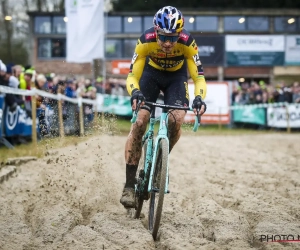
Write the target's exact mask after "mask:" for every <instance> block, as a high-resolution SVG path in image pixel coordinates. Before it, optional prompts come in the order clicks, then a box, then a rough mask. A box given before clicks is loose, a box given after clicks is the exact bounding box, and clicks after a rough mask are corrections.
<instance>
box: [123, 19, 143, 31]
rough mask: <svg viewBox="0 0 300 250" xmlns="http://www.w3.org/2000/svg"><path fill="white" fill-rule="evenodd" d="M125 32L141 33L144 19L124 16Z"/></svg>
mask: <svg viewBox="0 0 300 250" xmlns="http://www.w3.org/2000/svg"><path fill="white" fill-rule="evenodd" d="M124 32H125V33H141V32H142V18H141V17H137V16H124Z"/></svg>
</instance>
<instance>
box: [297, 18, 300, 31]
mask: <svg viewBox="0 0 300 250" xmlns="http://www.w3.org/2000/svg"><path fill="white" fill-rule="evenodd" d="M297 19H298V29H297V30H298V31H300V17H298V18H297Z"/></svg>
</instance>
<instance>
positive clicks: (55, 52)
mask: <svg viewBox="0 0 300 250" xmlns="http://www.w3.org/2000/svg"><path fill="white" fill-rule="evenodd" d="M38 57H39V58H64V57H66V39H65V38H61V39H57V38H55V39H45V38H41V39H39V40H38Z"/></svg>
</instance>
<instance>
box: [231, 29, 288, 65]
mask: <svg viewBox="0 0 300 250" xmlns="http://www.w3.org/2000/svg"><path fill="white" fill-rule="evenodd" d="M225 39H226V46H225V47H226V64H227V65H230V66H233V65H234V66H273V65H283V64H284V51H285V47H284V46H285V39H284V36H282V35H227V36H226V38H225Z"/></svg>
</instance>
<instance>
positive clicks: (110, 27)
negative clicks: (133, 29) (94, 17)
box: [106, 16, 122, 33]
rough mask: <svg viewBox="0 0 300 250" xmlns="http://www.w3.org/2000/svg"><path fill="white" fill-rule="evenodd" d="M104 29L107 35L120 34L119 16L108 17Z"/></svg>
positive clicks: (120, 21) (120, 19) (120, 23)
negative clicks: (105, 28)
mask: <svg viewBox="0 0 300 250" xmlns="http://www.w3.org/2000/svg"><path fill="white" fill-rule="evenodd" d="M106 27H107V33H122V18H121V17H120V16H109V17H108V18H107V24H106Z"/></svg>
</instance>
